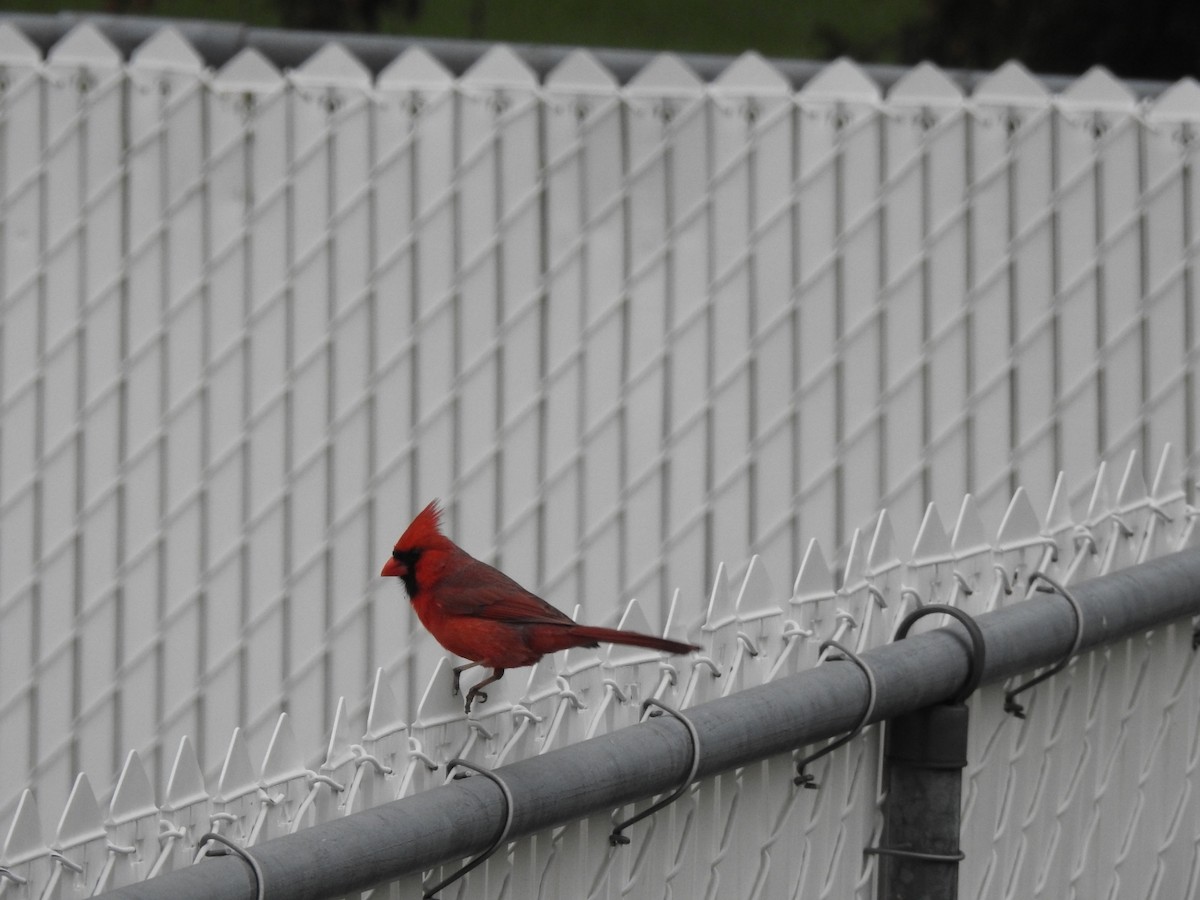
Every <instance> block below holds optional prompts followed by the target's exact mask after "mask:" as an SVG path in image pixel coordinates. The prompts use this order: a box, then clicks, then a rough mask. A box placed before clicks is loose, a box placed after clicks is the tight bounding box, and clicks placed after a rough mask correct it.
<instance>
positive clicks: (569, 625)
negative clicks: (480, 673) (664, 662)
mask: <svg viewBox="0 0 1200 900" xmlns="http://www.w3.org/2000/svg"><path fill="white" fill-rule="evenodd" d="M380 574H381V575H383V576H384V577H392V576H394V577H396V578H399V579H400V580H401V581H403V582H404V588H405V590H406V591H407V592H408V598H409V600H411V601H412V605H413V609H415V610H416V611H417V618H419V619H420V620H421V624H422V625H424V626H425V627H426V628H427V629H428V630H429V632H430V633H431V634H432V635H433V636H434V637H435V638H437V641H438V643H439V644H441V645H442V646H443V647H445V648H446V649H447V650H449V651H450V652H451V653H453V654H455V655H456V656H461V657H464V658H465V659H469V660H471V662H469V663H467V664H466V665H462V666H458V667H456V668H455V669H454V683H453V686H452V690H453V693H454V695H455V696H457V695H458V692H459V679H460V677H461V676H462V673H463V672H464V671H466V670H467V669H470V668H472V667H473V666H485V667H487V668H490V669H491V670H492V674H491V675H490V676H488V677H487V678H485V679H483V680H482V681H480V682H479V683H478V684H476V685H475V686H474V687H472V688H471V690H470V691H468V692H467V702H466V711H467V712H468V713H470V712H471V704H472V702H474V700H475V698H476V697H478V698H479V701H480V702H481V703H482V702H484V701H486V700H487V694H485V693H484V692H483V691H482V690H481V688H484V687H487V686H488V685H489V684H491V683H492V682H493V681H498V680H499V679H500V678H503V677H504V670H505V669H515V668H517V667H519V666H531V665H533V664H534V663H535V662H537V661H538V660H539V659H541V658H542V657H543V656H545V655H546V654H547V653H554V652H555V651H556V650H566V649H567V648H568V647H597V646H599V644H598V643H597V642H598V641H607V642H609V643H613V644H630V645H632V646H634V647H649V648H651V649H653V650H663V651H665V652H667V653H690V652H692V651H693V650H699V649H700V648H699V647H698V646H696V645H695V644H684V643H681V642H679V641H669V640H666V639H665V638H660V637H653V636H652V635H648V634H638V633H637V632H636V631H620V630H618V629H616V628H598V627H594V626H591V625H580V624H578V623H576V622H575V621H574V620H573V619H571V618H570V617H569V616H567V615H565V614H564V613H562V612H560V611H559V610H557V609H555V608H554V607H553V606H551V605H550V604H549V603H547V602H546V601H545V600H543V599H542V598H541V597H538V596H536V595H534V594H531V593H530V592H529V591H527V590H525V588H523V587H521V586H520V585H519V584H517V583H516V582H515V581H513V580H512V579H511V578H509V577H508V576H507V575H505V574H504V573H503V572H501V571H499V570H498V569H494V568H492V567H491V566H489V565H488V564H487V563H483V562H480V561H479V560H477V559H475V557H473V556H471V555H470V554H469V553H467V552H466V551H465V550H463V549H462V548H461V547H459V546H458V545H457V544H455V543H454V542H453V541H451V540H450V539H449V538H448V537H446V536H445V535H444V534H442V530H441V509H440V507H439V506H438V502H437V501H436V500H434V501H433V502H432V503H430V504H429V505H428V506H426V507H425V508H424V509H423V510H421V512H420V513H419V514H418V515H417V517H416V518H415V519H413V520H412V524H411V525H409V526H408V528H406V529H405V531H404V534H402V535H400V540H398V541H396V546H395V548H394V549H393V550H392V555H391V558H390V559H388V561H387V562H386V563H384V564H383V571H382V572H381V573H380Z"/></svg>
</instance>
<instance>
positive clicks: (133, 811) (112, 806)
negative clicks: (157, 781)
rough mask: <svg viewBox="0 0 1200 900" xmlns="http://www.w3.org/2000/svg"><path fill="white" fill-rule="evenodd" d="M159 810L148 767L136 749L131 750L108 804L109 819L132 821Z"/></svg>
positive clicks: (122, 821) (114, 821) (118, 821)
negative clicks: (148, 775)
mask: <svg viewBox="0 0 1200 900" xmlns="http://www.w3.org/2000/svg"><path fill="white" fill-rule="evenodd" d="M157 812H158V805H157V804H156V803H155V802H154V789H153V788H151V787H150V779H149V777H147V775H146V767H145V766H143V765H142V759H141V757H140V756H139V755H138V752H137V751H136V750H130V751H129V755H128V756H126V757H125V765H124V766H122V767H121V775H120V777H119V778H118V779H117V786H116V788H115V789H114V790H113V796H112V801H111V802H110V803H109V806H108V817H109V821H110V822H111V823H112V824H114V825H121V824H123V823H125V822H132V821H133V820H135V819H140V818H143V817H145V816H149V815H153V814H156V813H157Z"/></svg>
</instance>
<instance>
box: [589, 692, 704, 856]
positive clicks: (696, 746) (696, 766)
mask: <svg viewBox="0 0 1200 900" xmlns="http://www.w3.org/2000/svg"><path fill="white" fill-rule="evenodd" d="M651 706H655V707H657V708H658V709H660V710H662V712H665V713H666V714H667V715H669V716H673V717H674V718H676V719H678V720H679V721H680V722H682V723H683V725H684V727H685V728H687V732H688V737H690V738H691V739H692V762H691V765H690V766H689V767H688V773H687V777H685V778H684V780H683V781H681V782H680V783H679V786H678V787H676V788H675V790H673V791H672V792H671V793H670V794H669V795H668V796H666V797H663V798H662V799H661V800H659V801H658V802H657V803H655V804H654V805H652V806H649V807H647V808H646V809H644V810H642V811H641V812H640V813H638V814H637V815H634V816H632V817H630V818H628V819H625V820H624V821H623V822H619V823H616V824H614V825H613V830H612V833H611V834H609V836H608V843H609V844H610V845H611V846H613V847H616V846H617V845H618V844H628V843H629V838H628V837H626V836H625V835H624V834H622V833H621V832H623V831H624V830H625V829H626V828H628V827H629V826H630V825H633V824H634V823H635V822H640V821H641V820H642V819H645V818H646V817H647V816H652V815H654V814H655V813H656V812H658V811H659V810H660V809H663V808H664V807H666V806H670V805H671V804H672V803H674V802H675V801H676V800H678V799H679V798H680V797H682V796H683V792H684V791H686V790H687V789H688V786H689V785H690V784H691V783H692V782H693V781H695V780H696V772H698V771H699V770H700V733H699V732H698V731H696V726H695V725H694V724H693V723H692V720H691V719H689V718H688V717H687V716H685V715H684V714H683V713H681V712H680V711H679V710H677V709H674V708H672V707H670V706H667V704H665V703H663V702H662V701H661V700H655V699H654V698H653V697H651V698H650V699H649V700H647V701H645V702H644V703H643V704H642V715H643V716H645V714H646V710H647V708H648V707H651ZM650 715H651V716H654V715H655V713H650ZM659 715H661V713H659Z"/></svg>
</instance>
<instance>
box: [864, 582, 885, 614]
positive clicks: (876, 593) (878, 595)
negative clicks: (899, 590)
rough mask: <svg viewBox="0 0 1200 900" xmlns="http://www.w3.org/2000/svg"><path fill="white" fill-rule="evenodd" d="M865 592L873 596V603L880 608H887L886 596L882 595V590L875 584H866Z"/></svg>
mask: <svg viewBox="0 0 1200 900" xmlns="http://www.w3.org/2000/svg"><path fill="white" fill-rule="evenodd" d="M867 593H868V594H869V595H870V596H871V597H872V598H874V600H875V605H876V606H878V607H879V608H880V609H887V608H888V604H887V597H885V596H883V591H881V590H880V589H879V588H877V587H875V585H873V584H868V585H867Z"/></svg>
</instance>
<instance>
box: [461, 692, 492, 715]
mask: <svg viewBox="0 0 1200 900" xmlns="http://www.w3.org/2000/svg"><path fill="white" fill-rule="evenodd" d="M476 697H478V698H479V702H480V703H487V693H486V692H484V691H481V690H479V689H477V688H471V690H469V691H467V703H466V708H465V711H466V713H467V714H468V715H470V713H471V704H472V703H474V702H475V698H476Z"/></svg>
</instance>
